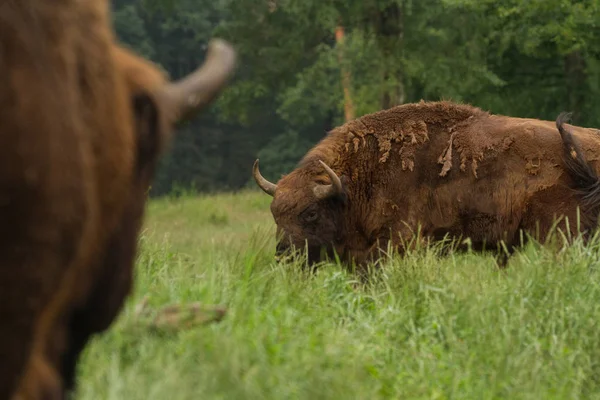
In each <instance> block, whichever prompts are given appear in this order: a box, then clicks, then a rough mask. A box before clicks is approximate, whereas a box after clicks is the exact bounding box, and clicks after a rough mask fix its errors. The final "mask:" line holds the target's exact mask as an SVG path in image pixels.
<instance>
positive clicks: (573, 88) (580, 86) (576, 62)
mask: <svg viewBox="0 0 600 400" xmlns="http://www.w3.org/2000/svg"><path fill="white" fill-rule="evenodd" d="M564 65H565V81H566V86H567V87H566V89H567V101H568V104H567V106H568V107H569V111H571V112H572V113H573V121H574V123H577V121H578V120H579V117H580V115H581V111H582V108H583V104H584V101H585V92H586V87H585V84H586V78H587V76H586V72H585V67H586V64H585V59H584V58H583V56H582V55H581V53H580V52H579V51H574V52H572V53H569V54H567V55H566V56H565V59H564Z"/></svg>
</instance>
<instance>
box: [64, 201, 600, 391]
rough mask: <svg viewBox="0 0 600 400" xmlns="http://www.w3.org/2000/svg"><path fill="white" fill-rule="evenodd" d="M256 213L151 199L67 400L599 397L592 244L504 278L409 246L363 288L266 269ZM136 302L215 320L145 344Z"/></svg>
mask: <svg viewBox="0 0 600 400" xmlns="http://www.w3.org/2000/svg"><path fill="white" fill-rule="evenodd" d="M269 201H270V197H269V196H267V195H265V194H263V193H259V192H256V191H253V192H249V191H248V192H242V193H240V194H238V195H229V194H228V195H219V196H200V197H199V198H192V197H182V198H180V199H178V200H171V199H166V198H165V199H160V200H157V201H151V202H150V204H149V218H148V220H147V223H146V226H145V231H144V235H143V237H142V241H141V254H140V256H139V258H138V262H137V269H136V279H135V291H134V293H133V296H132V297H131V298H130V299H129V300H128V301H127V304H126V306H125V307H124V310H123V313H122V314H121V315H120V317H119V319H118V320H117V321H116V322H115V323H114V324H113V326H112V327H111V329H110V330H109V331H108V332H106V334H104V335H102V336H98V337H96V338H94V340H93V341H92V342H91V344H90V346H89V347H88V348H87V349H86V351H85V354H84V356H83V358H82V363H81V364H80V366H79V371H80V373H81V375H80V377H79V382H78V390H79V393H78V395H77V396H76V397H77V398H78V399H82V400H85V399H115V400H116V399H131V400H135V399H165V398H168V399H173V400H180V399H181V400H183V399H198V398H202V399H288V398H293V399H315V398H316V399H407V398H408V399H415V398H418V399H421V398H422V399H432V398H437V399H449V398H460V399H477V400H479V399H498V398H503V399H593V398H597V397H598V393H599V392H600V382H599V381H598V373H599V372H600V369H599V368H600V367H599V364H598V359H599V357H600V336H599V335H598V332H597V321H598V319H599V318H600V284H599V283H598V282H600V269H599V266H600V263H599V262H600V246H599V243H598V242H595V243H592V244H591V245H590V246H582V245H581V243H576V244H575V245H574V246H572V247H570V248H567V249H565V250H563V251H561V252H558V253H556V252H554V251H552V250H550V249H548V248H544V247H540V246H538V245H535V244H530V245H528V246H527V248H526V249H524V250H522V251H520V252H518V253H517V254H515V255H514V256H513V258H512V259H511V260H510V262H509V266H508V268H507V269H506V270H502V271H500V270H498V269H497V268H496V266H495V264H494V261H493V259H492V258H491V257H486V256H481V255H477V254H469V253H467V254H453V253H450V254H449V255H447V256H441V255H440V254H439V252H438V251H437V250H436V249H435V248H433V249H432V248H430V249H426V248H421V249H418V250H416V251H414V252H412V253H411V254H409V255H408V256H407V257H406V258H405V259H399V258H392V259H390V260H389V261H387V262H386V263H385V265H384V268H385V269H384V271H383V272H382V273H379V274H375V275H374V277H373V280H372V281H371V282H369V283H368V284H362V285H361V284H359V283H358V282H356V279H355V277H353V276H352V275H350V274H348V273H347V272H345V271H344V270H343V269H342V268H341V267H340V266H338V265H334V264H328V265H324V266H323V268H322V269H321V270H320V271H319V272H318V273H317V274H316V275H314V276H309V275H308V274H305V273H303V272H302V271H301V270H300V268H299V267H300V266H299V265H292V264H278V263H275V262H274V260H273V249H274V229H273V228H274V227H273V223H272V220H271V219H270V216H269V211H268V203H269ZM217 211H218V212H219V213H222V214H221V215H227V221H228V222H227V221H221V222H219V223H210V221H211V220H212V219H214V216H213V215H214V214H215V212H217ZM144 297H146V298H147V299H148V304H149V305H150V306H151V307H152V308H154V309H156V308H159V307H162V306H165V305H167V304H173V303H178V304H183V305H185V304H190V303H194V302H199V303H201V304H203V305H206V306H211V305H224V306H226V307H227V313H226V315H225V317H224V318H223V320H222V321H221V322H218V323H214V324H210V325H204V326H197V327H194V328H189V329H185V328H180V329H179V330H176V331H175V332H173V333H170V334H162V335H159V334H157V333H155V332H153V331H152V330H150V329H148V328H145V323H144V321H143V319H141V318H140V317H139V316H137V315H136V313H135V310H136V306H137V305H138V304H139V303H140V302H141V301H142V298H144Z"/></svg>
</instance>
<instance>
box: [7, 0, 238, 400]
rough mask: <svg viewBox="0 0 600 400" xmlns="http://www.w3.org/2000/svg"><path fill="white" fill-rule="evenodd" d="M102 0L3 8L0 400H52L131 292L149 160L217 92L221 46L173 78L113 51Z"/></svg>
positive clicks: (223, 71) (226, 70)
mask: <svg viewBox="0 0 600 400" xmlns="http://www.w3.org/2000/svg"><path fill="white" fill-rule="evenodd" d="M109 6H110V4H109V2H108V0H88V1H79V0H57V1H52V2H48V1H43V0H19V1H15V2H8V3H7V2H5V3H4V4H1V5H0V54H1V56H0V77H1V78H0V151H1V152H2V156H1V157H0V249H1V251H0V253H1V254H2V259H1V261H0V263H1V264H0V325H1V328H0V398H2V399H38V398H44V399H59V398H64V396H65V395H66V393H68V392H70V391H72V389H73V388H74V382H75V368H76V364H77V360H78V357H79V354H80V352H81V351H82V349H83V348H84V347H85V345H86V343H87V342H88V340H89V338H90V337H91V335H93V334H95V333H99V332H102V331H104V330H105V329H107V328H108V327H109V326H110V324H111V322H112V321H113V320H114V319H115V318H116V316H117V315H118V313H119V311H120V309H121V307H122V305H123V302H124V300H125V298H126V296H127V295H128V293H129V292H130V289H131V283H132V282H131V281H132V268H133V265H134V258H135V254H136V245H137V236H138V232H139V229H140V224H141V222H142V218H143V213H144V208H145V202H146V197H147V190H148V187H149V185H150V183H151V180H152V177H153V174H154V169H155V166H156V163H157V160H158V158H159V156H160V155H161V153H162V151H163V149H164V148H165V146H166V145H167V143H168V142H169V140H170V139H171V132H172V130H173V128H174V126H175V124H177V123H178V122H180V121H184V120H186V119H189V118H191V117H193V116H194V114H195V113H196V112H198V111H199V110H201V109H202V108H204V107H205V106H206V105H207V104H209V103H210V102H211V101H212V100H213V99H214V98H215V96H216V95H217V94H218V92H219V91H220V90H221V89H222V88H223V87H224V85H225V84H226V81H227V79H228V78H229V76H230V75H231V73H232V71H233V69H234V66H235V59H236V56H235V52H234V50H233V49H232V48H231V47H230V45H229V44H227V43H225V42H223V41H219V40H215V41H213V42H212V43H211V44H210V47H209V49H208V53H207V59H206V61H205V64H204V65H203V66H202V67H201V68H200V69H199V70H197V71H195V72H193V73H192V74H190V75H189V76H187V77H185V78H184V79H182V80H180V81H178V82H169V80H168V78H167V77H166V76H165V75H164V74H163V73H162V72H161V70H160V69H159V68H158V66H156V65H154V64H152V63H150V62H148V61H146V60H145V59H143V58H140V57H138V56H137V55H135V54H134V53H133V52H131V51H129V50H127V49H126V48H124V47H122V46H120V45H119V44H118V43H117V41H116V39H115V37H114V34H113V32H112V27H111V24H110V12H109Z"/></svg>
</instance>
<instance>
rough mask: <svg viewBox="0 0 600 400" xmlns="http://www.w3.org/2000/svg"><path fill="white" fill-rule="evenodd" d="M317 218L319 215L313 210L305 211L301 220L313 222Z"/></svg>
mask: <svg viewBox="0 0 600 400" xmlns="http://www.w3.org/2000/svg"><path fill="white" fill-rule="evenodd" d="M318 216H319V214H318V213H317V211H315V210H309V211H306V212H305V213H304V214H303V215H302V218H303V219H304V221H306V222H314V221H316V220H317V217H318Z"/></svg>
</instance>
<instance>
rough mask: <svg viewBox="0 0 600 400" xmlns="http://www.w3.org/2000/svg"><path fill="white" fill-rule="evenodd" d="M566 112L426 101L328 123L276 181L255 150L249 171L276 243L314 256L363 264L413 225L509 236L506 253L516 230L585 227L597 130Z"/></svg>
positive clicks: (436, 237)
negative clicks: (529, 114)
mask: <svg viewBox="0 0 600 400" xmlns="http://www.w3.org/2000/svg"><path fill="white" fill-rule="evenodd" d="M567 117H568V115H567V114H564V113H563V114H561V115H560V116H559V117H558V119H557V120H556V121H555V123H556V125H554V123H553V122H550V121H541V120H538V119H529V118H513V117H508V116H502V115H493V114H490V113H488V112H486V111H483V110H481V109H479V108H476V107H473V106H470V105H465V104H456V103H453V102H446V101H440V102H424V101H421V102H419V103H415V104H405V105H400V106H396V107H393V108H390V109H387V110H383V111H379V112H376V113H373V114H369V115H365V116H363V117H361V118H358V119H355V120H352V121H349V122H347V123H345V124H344V125H342V126H339V127H337V128H335V129H333V130H332V131H331V132H329V133H328V135H327V136H326V137H325V138H323V139H322V140H321V141H320V143H318V144H317V145H316V146H314V147H313V148H312V149H311V150H310V151H309V152H308V153H307V154H306V155H305V156H304V157H303V159H302V160H301V161H300V163H299V165H298V166H297V168H296V169H295V170H294V171H292V172H291V173H290V174H288V175H285V176H283V177H282V178H281V179H280V180H279V182H277V184H274V183H272V182H269V181H268V180H267V179H265V178H264V177H263V176H262V175H261V174H260V171H259V162H258V161H259V160H256V161H255V163H254V168H253V176H254V179H255V181H256V183H257V184H258V186H259V187H260V188H261V189H262V190H263V191H264V192H265V193H267V194H269V195H270V196H272V197H273V201H272V203H271V206H270V208H271V213H272V215H273V218H274V219H275V222H276V224H277V234H278V243H277V247H276V255H277V256H281V255H284V254H286V253H289V251H290V250H291V249H293V248H296V249H300V250H303V253H304V254H305V255H306V257H307V261H308V263H309V264H310V265H312V264H315V263H317V262H319V261H321V260H323V259H324V258H326V257H331V256H332V255H335V254H337V255H338V256H339V257H340V258H341V259H342V260H343V261H345V262H346V263H351V264H356V266H357V267H360V266H362V267H364V266H365V264H367V263H369V262H372V261H376V260H378V259H380V257H381V255H382V252H383V251H387V250H388V249H389V248H395V249H397V250H398V252H399V253H402V251H403V250H406V248H407V247H406V245H407V243H411V238H413V239H414V238H415V237H416V238H418V239H420V240H423V239H424V240H426V241H429V242H435V241H440V240H442V239H444V237H446V238H448V237H450V238H460V237H463V238H465V237H468V238H470V241H471V246H472V247H471V248H472V249H474V250H485V249H486V247H487V248H488V249H491V250H492V251H496V250H501V249H502V247H500V248H499V247H498V246H501V245H502V244H505V245H506V247H507V248H508V249H509V251H508V253H509V254H510V252H511V251H512V250H514V248H517V247H518V246H520V245H521V244H523V243H525V242H526V241H527V240H526V236H527V235H522V234H521V232H525V233H527V234H529V235H530V236H532V237H536V238H544V237H546V235H547V234H548V233H549V232H550V231H551V230H552V227H553V224H554V223H555V222H556V221H558V220H559V219H560V217H568V218H562V219H560V221H559V224H558V228H559V229H562V230H564V231H565V232H566V231H568V232H569V233H570V234H572V235H575V234H576V231H577V228H579V229H580V230H579V232H580V233H584V234H585V235H589V234H590V233H591V232H592V231H593V230H594V229H595V227H596V225H597V219H598V212H599V210H600V208H599V206H600V184H599V181H598V177H597V175H596V173H597V170H598V167H597V166H596V165H597V160H598V158H600V135H598V131H597V130H595V129H589V128H581V127H576V126H568V125H566V124H565V121H566V118H567ZM557 127H558V132H557ZM579 143H580V144H581V146H580V144H579ZM588 160H589V161H588ZM592 162H593V164H592ZM578 210H579V211H578ZM577 221H579V222H580V226H579V227H577ZM567 222H568V223H567ZM555 226H556V225H555ZM582 231H583V232H582ZM522 236H524V237H525V238H524V240H522ZM585 237H587V236H585ZM412 243H414V241H412ZM388 246H389V247H388ZM501 261H502V262H501V264H503V263H504V262H505V261H506V260H505V259H504V260H502V259H501ZM361 270H363V272H364V268H361Z"/></svg>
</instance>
